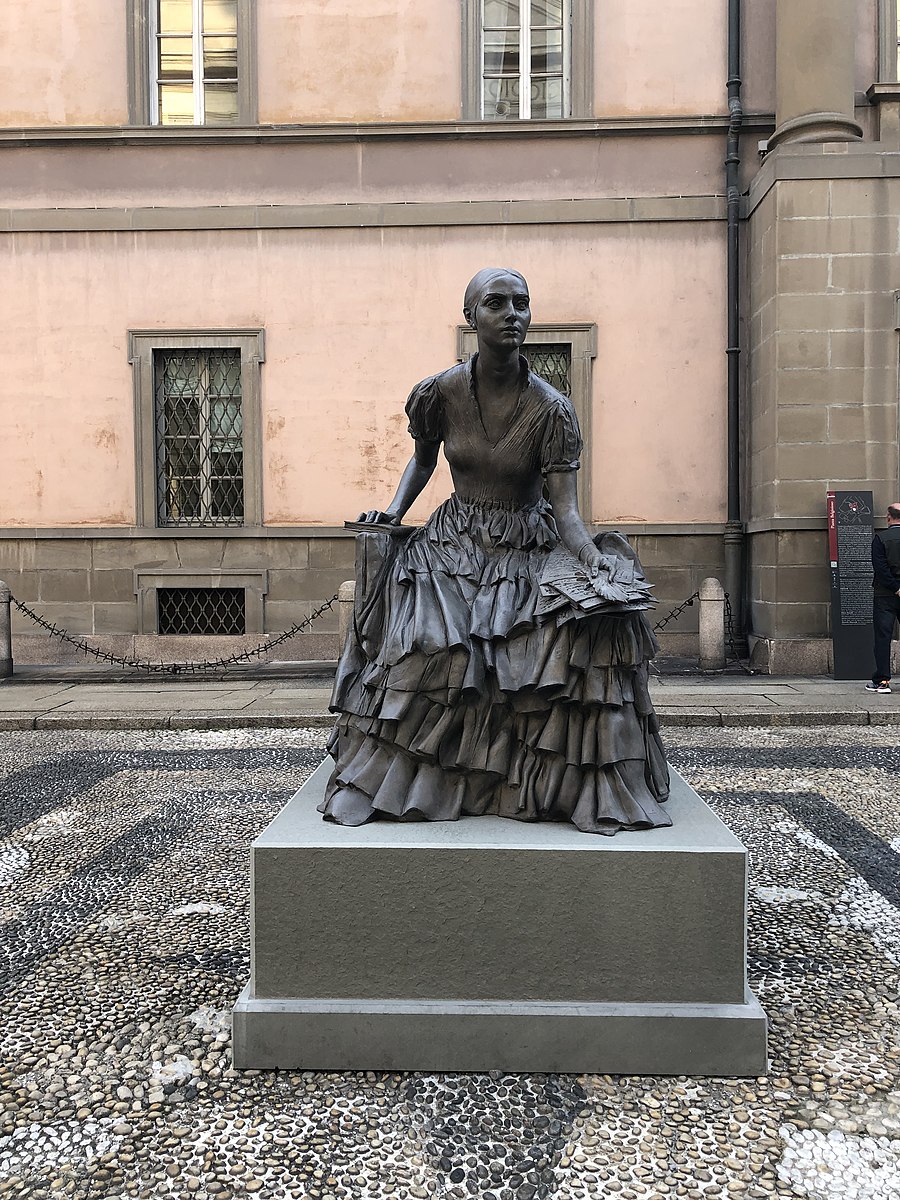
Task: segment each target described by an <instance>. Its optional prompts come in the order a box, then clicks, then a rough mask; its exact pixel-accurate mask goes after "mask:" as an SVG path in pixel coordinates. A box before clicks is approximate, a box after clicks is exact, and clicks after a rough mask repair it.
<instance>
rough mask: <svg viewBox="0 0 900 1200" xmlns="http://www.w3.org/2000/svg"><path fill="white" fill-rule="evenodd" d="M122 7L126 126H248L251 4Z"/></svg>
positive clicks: (162, 1) (216, 1) (184, 1)
mask: <svg viewBox="0 0 900 1200" xmlns="http://www.w3.org/2000/svg"><path fill="white" fill-rule="evenodd" d="M128 3H129V7H128V12H129V25H130V34H131V54H130V60H129V90H130V97H129V109H130V119H131V121H132V123H133V124H138V125H144V124H151V125H252V124H254V122H255V120H256V112H255V107H256V106H255V92H256V87H255V77H254V73H255V46H254V16H255V0H128Z"/></svg>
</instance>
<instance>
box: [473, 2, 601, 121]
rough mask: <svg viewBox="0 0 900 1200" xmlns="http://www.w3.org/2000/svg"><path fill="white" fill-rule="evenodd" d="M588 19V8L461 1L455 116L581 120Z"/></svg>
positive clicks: (587, 90)
mask: <svg viewBox="0 0 900 1200" xmlns="http://www.w3.org/2000/svg"><path fill="white" fill-rule="evenodd" d="M592 11H593V5H592V3H591V0H465V3H464V9H463V12H464V20H463V42H464V45H463V64H464V79H463V115H464V116H465V117H468V118H470V119H473V120H479V119H480V120H485V121H527V120H560V119H562V118H564V117H584V116H589V115H590V112H591V99H592V97H591V90H592V89H591V80H592V69H591V68H592V63H593V44H592V41H593V39H592V35H591V20H592Z"/></svg>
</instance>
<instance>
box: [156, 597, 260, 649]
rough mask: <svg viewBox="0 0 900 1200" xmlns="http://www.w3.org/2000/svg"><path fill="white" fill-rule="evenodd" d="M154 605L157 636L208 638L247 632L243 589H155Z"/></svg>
mask: <svg viewBox="0 0 900 1200" xmlns="http://www.w3.org/2000/svg"><path fill="white" fill-rule="evenodd" d="M156 603H157V614H158V621H159V625H158V628H159V632H160V634H175V635H182V636H191V637H208V636H213V635H221V634H235V633H244V632H246V628H247V621H246V596H245V593H244V589H243V588H229V587H220V588H202V587H183V588H157V591H156Z"/></svg>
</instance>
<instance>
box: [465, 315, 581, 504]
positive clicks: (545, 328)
mask: <svg viewBox="0 0 900 1200" xmlns="http://www.w3.org/2000/svg"><path fill="white" fill-rule="evenodd" d="M559 343H565V344H567V345H568V346H569V353H570V355H571V361H572V374H571V378H570V383H571V391H572V395H571V400H572V404H573V405H574V406H575V412H576V414H577V416H578V424H579V425H580V426H581V436H582V438H583V439H584V452H583V454H582V456H581V470H580V471H579V472H578V507H579V508H580V510H581V515H582V517H583V518H584V520H585V522H586V523H587V524H588V525H589V524H590V523H591V520H592V515H593V514H592V512H591V426H592V423H593V421H592V413H593V403H592V401H593V391H592V386H591V376H592V372H593V360H594V359H595V358H596V357H597V326H596V325H595V324H594V323H593V322H592V321H575V322H571V323H570V324H567V325H538V324H533V325H531V326H530V327H529V330H528V336H527V337H526V338H525V345H524V346H523V347H522V349H523V350H524V352H525V355H526V357H527V355H528V347H529V346H548V345H549V346H552V345H558V344H559ZM477 349H478V336H477V334H476V333H475V330H474V329H470V328H469V326H468V325H457V327H456V357H457V361H458V362H466V361H468V359H470V358H471V357H472V355H473V354H474V353H475V351H476V350H477Z"/></svg>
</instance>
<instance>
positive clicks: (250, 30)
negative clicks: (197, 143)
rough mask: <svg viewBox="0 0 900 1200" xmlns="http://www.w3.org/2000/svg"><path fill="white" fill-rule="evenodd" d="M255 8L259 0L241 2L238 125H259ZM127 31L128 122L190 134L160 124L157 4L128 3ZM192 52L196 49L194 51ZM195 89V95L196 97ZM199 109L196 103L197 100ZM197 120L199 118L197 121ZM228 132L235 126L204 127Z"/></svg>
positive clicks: (128, 0)
mask: <svg viewBox="0 0 900 1200" xmlns="http://www.w3.org/2000/svg"><path fill="white" fill-rule="evenodd" d="M256 5H257V0H238V4H237V16H238V20H237V52H238V71H237V81H238V125H243V126H247V125H255V124H256V122H257V117H258V112H257V79H256V74H257V72H256ZM125 11H126V18H127V27H128V121H129V124H131V125H154V126H156V127H157V128H165V129H169V130H172V132H173V133H174V134H175V135H176V136H177V134H178V131H179V130H180V131H182V132H185V131H190V130H192V129H193V128H194V126H192V125H166V126H160V124H159V90H158V89H159V81H158V74H159V72H158V67H157V62H158V59H157V53H158V50H157V4H156V0H126V10H125ZM192 49H193V48H192ZM196 91H197V88H196V85H195V86H194V92H195V97H196ZM195 106H196V99H195ZM195 120H196V117H195ZM205 128H207V129H209V128H212V129H219V130H225V131H227V130H228V129H233V128H235V127H234V126H233V125H217V126H205Z"/></svg>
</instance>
